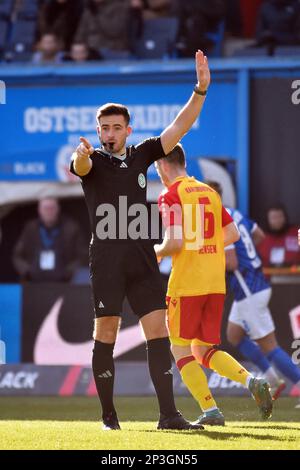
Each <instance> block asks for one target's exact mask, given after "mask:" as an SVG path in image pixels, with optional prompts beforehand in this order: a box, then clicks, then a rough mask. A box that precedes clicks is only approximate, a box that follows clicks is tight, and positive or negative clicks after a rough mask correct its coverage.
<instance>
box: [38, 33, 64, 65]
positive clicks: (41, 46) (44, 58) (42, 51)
mask: <svg viewBox="0 0 300 470" xmlns="http://www.w3.org/2000/svg"><path fill="white" fill-rule="evenodd" d="M62 58H63V52H62V44H61V41H60V40H59V38H58V37H57V36H56V35H55V34H52V33H49V34H44V35H43V36H42V37H41V39H40V41H39V43H38V45H37V52H35V53H34V54H33V56H32V60H31V61H32V63H33V64H41V65H46V64H59V63H61V62H62Z"/></svg>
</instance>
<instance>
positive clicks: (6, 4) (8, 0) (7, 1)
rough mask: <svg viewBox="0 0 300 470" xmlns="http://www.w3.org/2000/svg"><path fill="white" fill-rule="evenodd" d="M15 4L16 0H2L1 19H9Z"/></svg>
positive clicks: (0, 4)
mask: <svg viewBox="0 0 300 470" xmlns="http://www.w3.org/2000/svg"><path fill="white" fill-rule="evenodd" d="M13 6H14V0H1V1H0V19H1V20H9V19H10V16H11V12H12V9H13Z"/></svg>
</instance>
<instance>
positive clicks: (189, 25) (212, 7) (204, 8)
mask: <svg viewBox="0 0 300 470" xmlns="http://www.w3.org/2000/svg"><path fill="white" fill-rule="evenodd" d="M224 18H225V3H224V0H209V1H207V0H180V2H179V37H178V54H179V56H181V57H193V56H194V54H195V51H197V50H198V49H201V50H204V51H205V52H207V51H209V48H210V47H211V46H213V42H212V41H211V40H210V39H208V38H207V36H206V33H207V32H209V31H213V30H215V29H216V27H217V25H218V23H219V22H220V21H221V20H222V19H224Z"/></svg>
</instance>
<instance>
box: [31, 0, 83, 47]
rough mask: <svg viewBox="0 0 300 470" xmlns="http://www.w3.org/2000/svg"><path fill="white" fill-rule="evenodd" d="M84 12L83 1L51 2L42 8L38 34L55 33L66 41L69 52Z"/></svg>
mask: <svg viewBox="0 0 300 470" xmlns="http://www.w3.org/2000/svg"><path fill="white" fill-rule="evenodd" d="M82 11H83V1H82V0H50V1H48V2H45V3H44V5H43V6H42V7H41V11H40V14H39V18H38V34H39V37H41V36H42V35H43V34H46V33H49V32H51V33H54V34H56V35H57V36H58V37H60V38H62V39H63V41H64V46H65V48H66V49H67V50H68V49H69V47H70V46H71V43H72V40H73V36H74V34H75V33H76V30H77V27H78V23H79V19H80V16H81V14H82Z"/></svg>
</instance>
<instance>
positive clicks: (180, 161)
mask: <svg viewBox="0 0 300 470" xmlns="http://www.w3.org/2000/svg"><path fill="white" fill-rule="evenodd" d="M165 161H166V162H168V163H170V164H171V165H176V166H179V167H182V168H185V167H186V160H185V153H184V150H183V147H182V145H181V144H177V145H175V147H174V148H173V150H171V152H170V153H168V155H167V156H166V157H165Z"/></svg>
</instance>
